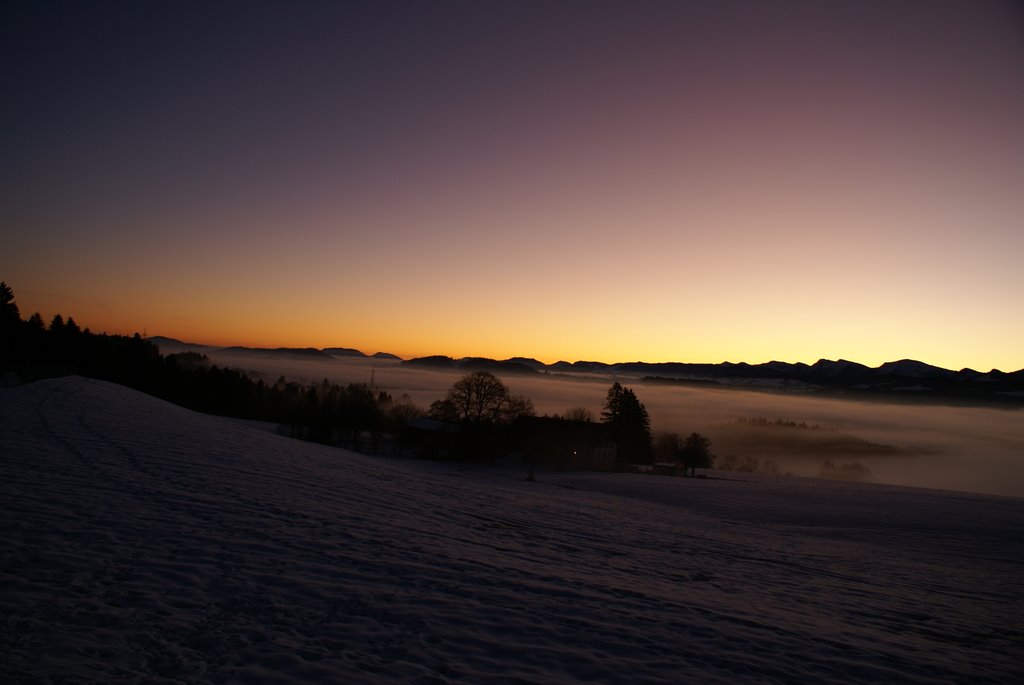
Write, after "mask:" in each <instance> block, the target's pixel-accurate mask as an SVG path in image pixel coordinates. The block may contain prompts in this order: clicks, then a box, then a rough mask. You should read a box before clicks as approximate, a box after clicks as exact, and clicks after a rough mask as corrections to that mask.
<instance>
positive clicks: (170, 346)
mask: <svg viewBox="0 0 1024 685" xmlns="http://www.w3.org/2000/svg"><path fill="white" fill-rule="evenodd" d="M146 339H147V340H148V341H149V342H151V343H153V344H154V345H156V346H158V347H160V348H161V349H162V350H164V351H166V352H169V353H172V354H173V353H174V352H175V351H178V352H180V351H184V350H193V351H196V352H222V353H225V354H234V355H252V356H259V357H267V356H274V357H293V358H300V359H310V360H313V359H319V360H321V361H323V360H328V359H334V358H335V357H364V358H373V359H395V360H400V359H401V357H399V356H398V355H397V354H391V353H390V352H377V353H375V354H372V355H368V354H364V353H363V352H360V351H359V350H356V349H352V348H351V347H325V348H323V349H317V348H315V347H243V346H241V345H232V346H231V347H217V346H215V345H204V344H202V343H192V342H183V341H181V340H178V339H176V338H168V337H165V336H162V335H154V336H150V337H149V338H146Z"/></svg>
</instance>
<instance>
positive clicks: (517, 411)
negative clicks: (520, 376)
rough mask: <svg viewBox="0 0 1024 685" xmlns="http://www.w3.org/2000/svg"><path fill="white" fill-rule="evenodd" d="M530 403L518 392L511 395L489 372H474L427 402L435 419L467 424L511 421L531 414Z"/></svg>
mask: <svg viewBox="0 0 1024 685" xmlns="http://www.w3.org/2000/svg"><path fill="white" fill-rule="evenodd" d="M533 413H534V409H533V402H532V401H531V400H530V399H529V398H527V397H523V396H521V395H512V394H510V393H509V390H508V387H507V386H506V385H505V384H504V383H502V382H501V380H499V379H498V377H497V376H495V375H494V374H493V373H490V372H489V371H474V372H473V373H470V374H468V375H466V376H463V377H462V378H460V379H459V380H457V381H455V384H454V385H453V386H452V387H451V389H449V390H448V395H447V397H445V399H444V400H441V401H439V402H435V403H434V404H433V405H431V414H433V415H435V416H436V417H437V418H442V419H447V420H454V421H458V422H461V423H469V424H488V423H499V422H505V421H511V420H513V419H515V418H517V417H519V416H531V415H532V414H533Z"/></svg>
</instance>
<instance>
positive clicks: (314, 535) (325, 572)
mask: <svg viewBox="0 0 1024 685" xmlns="http://www.w3.org/2000/svg"><path fill="white" fill-rule="evenodd" d="M0 445H2V446H3V453H2V455H3V458H2V460H0V507H2V509H0V511H2V514H0V521H2V527H0V532H2V541H0V542H2V549H3V553H2V554H3V556H2V563H0V573H2V580H3V582H0V681H2V682H7V683H29V682H153V683H159V682H167V683H170V682H182V681H184V682H193V683H195V682H274V683H319V682H345V683H382V682H383V683H419V684H421V685H426V684H427V683H446V682H471V683H509V682H523V683H525V682H529V683H565V682H575V681H590V682H601V683H677V682H680V679H681V678H682V679H684V680H688V681H691V682H702V683H763V682H787V683H788V682H792V683H797V682H818V683H854V682H972V683H998V682H1011V681H1013V680H1015V678H1016V677H1017V676H1019V675H1020V664H1021V656H1022V654H1021V644H1022V639H1024V634H1022V632H1021V630H1020V629H1019V627H1018V618H1019V616H1020V615H1021V613H1022V611H1024V601H1022V597H1024V579H1022V577H1021V574H1020V572H1019V571H1020V568H1019V566H1020V559H1021V558H1024V539H1022V538H1021V536H1020V534H1019V522H1020V521H1021V520H1022V517H1024V501H1022V500H1019V499H1012V498H999V497H987V496H981V495H965V494H958V493H947V492H940V491H927V490H910V489H901V488H893V487H881V486H874V487H872V486H853V485H849V484H842V483H831V482H821V481H809V480H801V479H785V478H783V479H781V480H777V481H773V480H766V481H750V482H733V481H725V480H720V481H715V480H705V481H701V480H696V479H687V480H684V479H669V478H654V477H645V476H639V475H618V474H576V475H570V474H562V475H560V474H553V473H551V474H540V480H539V482H526V481H524V480H523V479H522V475H523V474H522V473H521V472H519V471H516V470H514V469H511V470H493V471H492V470H482V469H475V468H464V467H459V466H456V465H450V464H440V463H430V462H411V461H398V460H383V459H374V458H369V457H363V456H359V455H356V454H352V453H348V452H345V451H342V450H337V449H332V448H327V447H322V446H317V445H313V444H309V443H303V442H298V441H292V440H288V439H285V438H281V437H278V436H275V435H273V434H270V433H266V432H261V431H257V430H253V429H249V428H246V427H243V426H240V425H237V424H235V423H232V422H230V421H228V420H224V419H219V418H215V417H210V416H205V415H200V414H195V413H192V412H189V411H187V410H183V409H181V408H178V407H175V406H172V405H169V404H166V403H164V402H161V401H159V400H156V399H153V398H151V397H148V396H145V395H140V394H138V393H136V392H133V391H130V390H127V389H125V388H123V387H120V386H116V385H112V384H109V383H105V382H101V381H90V380H85V379H82V378H75V377H70V378H62V379H55V380H50V381H44V382H39V383H36V384H33V385H29V386H22V387H17V388H8V389H0Z"/></svg>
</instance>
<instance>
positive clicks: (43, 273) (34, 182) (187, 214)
mask: <svg viewBox="0 0 1024 685" xmlns="http://www.w3.org/2000/svg"><path fill="white" fill-rule="evenodd" d="M0 87H2V91H0V92H2V93H3V101H4V105H3V106H2V107H0V124H2V126H0V137H2V139H0V140H2V149H0V226H2V231H3V233H2V239H0V241H2V242H0V244H2V249H0V279H3V280H5V281H7V283H8V284H9V285H11V286H12V287H13V288H14V290H15V293H16V295H17V301H18V303H19V306H20V307H21V309H22V312H23V314H24V315H26V316H27V315H28V314H29V313H31V312H33V311H36V310H38V311H40V312H41V313H42V314H43V315H44V316H45V317H46V318H47V319H48V318H50V317H52V316H53V314H55V313H57V312H60V313H62V314H64V315H65V316H68V315H71V316H74V317H75V319H76V321H78V322H79V324H81V325H83V326H89V327H90V328H91V329H92V330H94V331H107V332H111V333H115V332H117V333H130V332H134V331H140V332H142V331H145V332H147V333H148V334H150V335H157V334H160V335H168V336H173V337H177V338H182V339H186V340H193V341H198V342H206V343H211V344H246V345H254V346H315V347H326V346H348V347H357V348H359V349H362V350H363V351H365V352H375V351H380V350H384V351H389V352H394V353H397V354H400V355H402V356H419V355H426V354H448V355H452V356H456V357H458V356H464V355H482V356H491V357H499V358H504V357H508V356H512V355H525V356H533V357H537V358H539V359H541V360H543V361H548V362H551V361H556V360H558V359H567V360H570V361H571V360H576V359H600V360H603V361H609V362H614V361H631V360H645V361H669V360H673V361H694V362H718V361H724V360H731V361H747V362H751V363H755V362H762V361H767V360H770V359H779V360H784V361H790V362H796V361H804V362H808V363H810V362H814V361H815V360H817V359H819V358H831V359H835V358H846V359H852V360H855V361H860V362H862V363H866V364H870V365H877V364H879V363H881V362H884V361H888V360H893V359H900V358H905V357H911V358H916V359H920V360H922V361H926V362H929V363H933V364H937V365H940V366H945V367H948V368H962V367H966V366H970V367H973V368H977V369H981V370H988V369H990V368H1000V369H1003V370H1007V371H1009V370H1016V369H1019V368H1022V367H1024V342H1022V341H1024V304H1022V302H1024V268H1022V267H1021V266H1020V264H1021V263H1022V262H1024V260H1022V256H1024V13H1022V12H1021V10H1020V9H1019V6H1018V5H1017V4H1015V3H1013V2H995V1H992V2H986V1H984V0H974V1H971V0H963V1H959V2H943V1H941V0H922V1H920V2H909V1H907V2H900V1H898V0H892V1H885V2H870V1H866V2H865V1H859V2H849V3H846V2H811V1H808V2H772V3H768V2H721V1H713V2H712V1H708V2H682V1H679V2H560V1H558V0H552V1H550V2H540V3H533V2H465V3H462V2H459V3H456V2H425V1H424V2H380V1H373V2H285V1H283V0H282V1H281V2H239V3H228V2H169V1H168V2H160V1H155V2H131V3H124V4H118V3H112V2H96V3H82V2H66V3H61V2H42V1H38V2H37V1H29V0H26V1H24V2H14V3H5V6H4V9H3V16H2V19H0Z"/></svg>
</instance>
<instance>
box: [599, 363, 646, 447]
mask: <svg viewBox="0 0 1024 685" xmlns="http://www.w3.org/2000/svg"><path fill="white" fill-rule="evenodd" d="M601 421H602V422H603V423H605V424H607V425H608V427H609V429H610V431H611V435H612V439H613V440H614V441H615V444H616V446H617V447H618V461H619V465H620V466H624V465H625V464H629V463H638V464H649V463H650V462H651V458H652V456H653V452H654V450H653V446H652V441H651V418H650V416H649V415H648V414H647V408H646V407H645V406H644V405H643V403H642V402H641V401H640V400H639V399H637V396H636V393H634V392H633V391H632V390H631V389H630V388H624V387H622V385H621V384H620V383H618V382H616V383H614V384H613V385H612V387H610V388H609V389H608V396H607V398H606V399H605V403H604V410H603V411H602V412H601Z"/></svg>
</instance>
